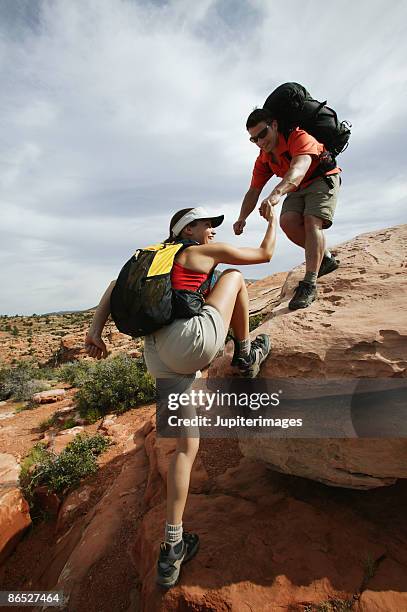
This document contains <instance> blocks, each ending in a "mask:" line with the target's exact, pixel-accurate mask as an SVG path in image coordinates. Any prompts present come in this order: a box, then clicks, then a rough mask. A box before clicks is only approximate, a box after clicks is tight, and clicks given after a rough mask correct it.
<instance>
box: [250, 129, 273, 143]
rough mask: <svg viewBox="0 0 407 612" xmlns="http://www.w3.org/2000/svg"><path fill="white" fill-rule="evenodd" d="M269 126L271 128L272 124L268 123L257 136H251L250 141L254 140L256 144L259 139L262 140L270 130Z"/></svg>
mask: <svg viewBox="0 0 407 612" xmlns="http://www.w3.org/2000/svg"><path fill="white" fill-rule="evenodd" d="M269 128H270V126H269V125H266V127H265V128H264V129H263V130H261V131H260V132H259V133H258V134H257V136H251V137H250V142H254V144H256V142H257V141H258V140H261V139H262V138H265V137H266V136H267V132H268V131H269Z"/></svg>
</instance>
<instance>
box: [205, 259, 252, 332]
mask: <svg viewBox="0 0 407 612" xmlns="http://www.w3.org/2000/svg"><path fill="white" fill-rule="evenodd" d="M205 303H206V304H209V305H210V306H214V307H215V308H216V310H218V311H219V312H220V314H221V315H222V319H223V324H224V326H225V331H226V332H227V330H228V329H229V325H231V326H232V329H233V332H234V335H235V338H236V340H245V339H246V338H248V337H249V295H248V293H247V287H246V283H245V282H244V278H243V275H242V273H241V272H239V270H225V271H224V272H223V273H222V276H221V277H220V278H219V280H218V281H217V283H216V285H215V286H214V288H213V289H212V291H211V292H210V294H209V296H208V297H207V299H206V300H205Z"/></svg>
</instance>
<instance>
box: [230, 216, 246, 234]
mask: <svg viewBox="0 0 407 612" xmlns="http://www.w3.org/2000/svg"><path fill="white" fill-rule="evenodd" d="M245 225H246V221H245V220H244V219H238V220H237V221H236V222H235V223H234V224H233V231H234V232H235V234H236V236H240V234H243V229H244V226H245Z"/></svg>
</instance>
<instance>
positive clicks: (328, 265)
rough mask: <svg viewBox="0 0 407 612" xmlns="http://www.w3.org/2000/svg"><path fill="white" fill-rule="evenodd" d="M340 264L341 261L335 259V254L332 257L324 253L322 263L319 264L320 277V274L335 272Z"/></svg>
mask: <svg viewBox="0 0 407 612" xmlns="http://www.w3.org/2000/svg"><path fill="white" fill-rule="evenodd" d="M338 266H339V261H338V260H337V259H335V257H334V256H333V255H332V257H327V256H326V255H324V256H323V258H322V261H321V265H320V266H319V272H318V278H319V277H320V276H324V275H325V274H329V273H330V272H333V271H334V270H336V269H337V268H338Z"/></svg>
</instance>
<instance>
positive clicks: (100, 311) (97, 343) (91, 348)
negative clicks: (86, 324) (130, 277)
mask: <svg viewBox="0 0 407 612" xmlns="http://www.w3.org/2000/svg"><path fill="white" fill-rule="evenodd" d="M115 284H116V281H115V280H114V281H112V282H111V283H110V285H109V286H108V288H107V289H106V291H105V292H104V294H103V295H102V298H101V300H100V302H99V305H98V307H97V308H96V311H95V314H94V315H93V319H92V323H91V324H90V328H89V331H88V333H87V334H86V338H85V348H86V351H87V353H88V355H89V356H90V357H96V359H101V357H107V348H106V344H105V343H104V342H103V340H102V331H103V328H104V326H105V324H106V321H107V319H108V317H109V314H110V296H111V294H112V291H113V287H114V286H115Z"/></svg>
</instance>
